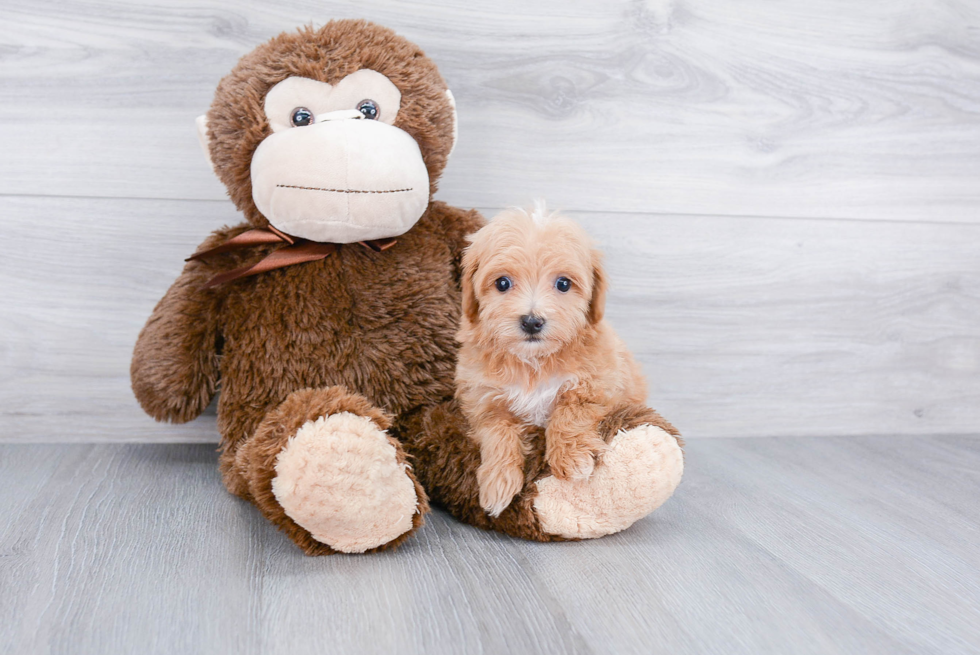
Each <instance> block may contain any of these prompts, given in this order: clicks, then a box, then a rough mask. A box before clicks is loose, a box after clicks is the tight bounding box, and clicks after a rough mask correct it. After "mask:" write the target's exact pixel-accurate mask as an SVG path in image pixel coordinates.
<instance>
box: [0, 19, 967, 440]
mask: <svg viewBox="0 0 980 655" xmlns="http://www.w3.org/2000/svg"><path fill="white" fill-rule="evenodd" d="M342 17H366V18H369V19H372V20H376V21H378V22H380V23H383V24H386V25H389V26H391V27H393V28H395V29H397V30H398V31H399V32H401V33H402V34H404V35H405V36H407V37H409V38H411V39H412V40H414V41H416V42H417V43H419V44H420V45H421V46H422V47H423V48H424V49H425V50H426V51H427V52H428V53H429V54H430V55H431V56H432V57H433V58H434V59H435V60H436V61H437V63H438V64H439V65H440V67H441V69H442V71H443V74H444V76H445V77H446V79H447V81H448V82H449V84H450V86H451V87H452V88H453V90H454V93H455V95H456V98H457V101H458V106H459V112H460V141H459V146H458V148H457V150H456V153H455V154H454V156H453V160H452V161H451V162H450V166H449V168H448V170H447V173H446V175H445V177H444V178H443V181H442V184H441V191H440V193H439V196H438V197H440V198H442V199H444V200H447V201H449V202H452V203H454V204H457V205H460V206H464V207H478V208H481V209H482V210H484V211H486V212H488V213H492V212H493V211H494V210H495V208H499V207H502V206H506V205H511V204H521V203H524V202H527V201H528V200H530V199H532V198H535V197H543V198H546V199H547V200H548V201H549V202H550V204H552V205H553V206H556V207H560V208H564V209H565V210H567V211H568V212H569V213H571V214H572V215H574V216H575V217H576V218H578V219H579V220H581V221H582V222H583V223H584V224H585V225H586V226H587V227H588V228H589V230H590V231H591V232H592V233H593V234H594V235H595V236H596V238H597V240H598V241H599V243H600V244H601V245H602V246H603V248H604V249H605V250H606V251H607V254H608V256H609V262H610V267H611V272H612V279H613V284H614V289H613V293H612V297H611V302H610V316H611V318H612V320H613V322H614V324H615V325H616V327H617V329H618V330H619V331H620V333H621V334H622V335H623V336H624V337H625V338H626V340H627V341H628V342H629V343H630V345H631V346H632V347H633V348H634V349H635V351H636V352H637V355H638V357H639V358H640V360H641V361H642V362H643V365H644V367H645V369H646V372H647V374H648V375H649V377H650V380H651V402H652V403H653V404H654V406H656V407H658V408H660V409H661V410H662V411H663V412H664V413H665V414H666V415H667V416H668V417H669V418H670V419H672V420H673V421H674V422H676V423H677V424H678V426H679V427H680V428H681V430H682V431H683V432H684V433H685V434H686V435H687V436H691V437H697V436H764V435H790V436H797V435H857V434H886V433H887V434H893V435H901V434H926V433H944V434H966V433H977V432H980V4H978V3H976V2H971V1H966V0H964V1H962V2H955V1H946V2H944V1H939V0H935V1H928V2H912V0H896V1H894V2H880V3H854V2H851V1H847V2H844V1H841V2H836V1H835V2H818V3H815V2H809V1H807V0H790V1H787V2H782V3H778V4H777V3H770V2H764V1H762V0H749V1H747V2H740V3H724V2H720V1H719V0H677V1H676V2H670V1H663V2H660V1H652V2H618V1H616V2H601V3H600V2H585V1H569V0H548V1H546V2H535V3H528V2H503V3H492V4H486V3H484V4H473V3H471V2H463V1H459V2H445V1H438V2H430V3H425V4H417V3H402V2H394V1H393V0H372V1H369V2H356V3H355V2H323V1H317V2H287V3H275V4H274V5H273V4H269V3H260V2H237V1H236V2H232V1H230V0H229V1H225V2H171V3H166V5H165V6H159V5H158V4H156V3H150V2H122V1H119V0H116V1H112V0H109V1H105V2H98V3H96V2H89V1H79V2H49V3H44V4H43V5H39V4H37V3H28V2H20V1H16V2H11V1H7V2H4V3H3V4H2V5H0V221H2V223H0V225H2V228H3V234H4V245H5V247H4V249H3V257H0V353H2V374H0V439H3V440H12V441H64V440H147V441H152V440H158V441H165V440H212V439H215V438H216V434H215V431H214V426H213V417H212V418H209V417H205V418H203V419H202V420H200V421H198V422H196V423H194V424H191V425H189V426H183V427H180V428H174V427H172V426H158V425H155V424H153V423H152V422H151V421H150V420H149V419H147V418H146V417H145V416H143V415H142V414H141V413H140V411H139V409H138V408H137V407H136V405H135V401H134V400H133V399H132V397H131V394H130V392H129V390H128V361H129V355H130V351H131V348H132V344H133V342H134V340H135V338H136V334H137V332H138V330H139V328H140V327H141V325H142V322H143V321H144V320H145V318H146V316H147V315H148V313H149V311H150V309H151V308H152V306H153V304H154V303H155V302H156V300H157V299H158V298H159V297H160V295H161V294H162V293H163V292H164V290H165V289H166V287H167V286H168V284H169V283H170V282H171V281H172V279H173V278H174V277H175V276H176V274H177V272H178V271H179V270H180V267H181V263H182V262H181V260H182V258H183V257H184V256H186V255H187V254H188V253H189V252H191V251H192V250H193V249H194V247H195V246H196V245H197V244H198V243H199V242H200V240H201V239H202V237H203V235H205V234H206V233H207V232H209V231H210V230H212V229H214V228H216V227H218V226H220V225H222V224H226V223H231V222H236V221H237V216H236V213H235V211H234V209H233V208H232V207H231V206H230V203H229V202H228V201H227V200H226V196H225V193H224V190H223V188H222V187H221V186H220V185H219V184H218V183H217V181H216V180H215V179H214V178H213V176H212V175H211V173H210V170H209V169H208V167H207V165H206V164H205V162H204V161H203V159H202V157H201V153H200V150H199V147H198V145H197V142H196V137H195V133H194V125H193V121H194V118H195V117H196V116H197V115H198V114H200V113H203V112H204V111H205V110H206V109H207V107H208V105H209V102H210V99H211V95H212V93H213V90H214V86H215V85H216V83H217V82H218V80H219V79H220V78H221V76H223V75H224V74H225V73H226V72H227V71H228V70H229V69H230V68H231V66H232V65H233V64H234V63H235V61H236V60H237V58H238V57H239V56H241V55H242V54H244V53H245V52H247V51H248V50H249V49H251V48H252V47H253V46H254V45H256V44H258V43H260V42H261V41H263V40H265V39H266V38H268V37H270V36H273V35H275V34H277V33H278V32H280V31H283V30H287V29H292V28H294V27H296V26H298V25H301V24H303V23H307V22H313V23H316V24H320V23H323V22H325V21H326V20H328V19H330V18H342Z"/></svg>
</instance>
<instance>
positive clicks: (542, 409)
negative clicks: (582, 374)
mask: <svg viewBox="0 0 980 655" xmlns="http://www.w3.org/2000/svg"><path fill="white" fill-rule="evenodd" d="M575 381H576V378H575V377H574V376H562V377H553V378H550V379H548V380H546V381H545V382H542V383H541V384H539V385H538V386H536V387H534V388H533V389H531V390H527V389H525V388H524V387H521V386H517V385H513V386H508V387H504V388H503V390H502V391H503V396H504V398H505V399H506V401H507V405H508V406H509V407H510V411H512V412H514V415H515V416H518V417H520V418H522V419H524V420H525V421H527V422H528V423H530V424H531V425H537V426H538V427H542V428H543V427H546V426H547V425H548V419H550V418H551V412H552V411H554V409H555V398H557V397H558V392H559V391H561V390H562V389H563V388H566V387H567V386H569V385H571V384H574V383H575Z"/></svg>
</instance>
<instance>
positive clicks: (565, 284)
mask: <svg viewBox="0 0 980 655" xmlns="http://www.w3.org/2000/svg"><path fill="white" fill-rule="evenodd" d="M555 288H556V289H558V290H559V291H561V292H562V293H568V290H569V289H571V288H572V281H571V280H569V279H568V278H567V277H560V278H558V279H557V280H555Z"/></svg>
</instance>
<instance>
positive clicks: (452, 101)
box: [446, 89, 459, 158]
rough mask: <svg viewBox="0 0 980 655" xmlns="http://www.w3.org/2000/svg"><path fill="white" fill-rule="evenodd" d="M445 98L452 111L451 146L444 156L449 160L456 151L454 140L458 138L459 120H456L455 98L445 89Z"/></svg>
mask: <svg viewBox="0 0 980 655" xmlns="http://www.w3.org/2000/svg"><path fill="white" fill-rule="evenodd" d="M446 97H447V98H449V106H450V107H452V110H453V145H452V147H450V148H449V154H448V155H446V157H447V158H449V157H451V156H452V154H453V151H454V150H455V149H456V139H457V137H458V136H459V120H457V118H456V98H454V97H453V92H452V91H450V90H449V89H446Z"/></svg>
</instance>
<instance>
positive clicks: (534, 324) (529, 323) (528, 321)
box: [521, 314, 545, 334]
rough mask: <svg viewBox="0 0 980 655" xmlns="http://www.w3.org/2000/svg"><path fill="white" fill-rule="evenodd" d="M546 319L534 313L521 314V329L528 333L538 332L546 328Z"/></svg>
mask: <svg viewBox="0 0 980 655" xmlns="http://www.w3.org/2000/svg"><path fill="white" fill-rule="evenodd" d="M544 322H545V321H544V319H543V318H541V317H540V316H535V315H533V314H525V315H524V316H521V329H522V330H523V331H524V332H525V333H526V334H537V333H538V332H540V331H541V330H542V329H544Z"/></svg>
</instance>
